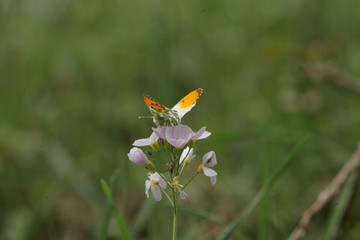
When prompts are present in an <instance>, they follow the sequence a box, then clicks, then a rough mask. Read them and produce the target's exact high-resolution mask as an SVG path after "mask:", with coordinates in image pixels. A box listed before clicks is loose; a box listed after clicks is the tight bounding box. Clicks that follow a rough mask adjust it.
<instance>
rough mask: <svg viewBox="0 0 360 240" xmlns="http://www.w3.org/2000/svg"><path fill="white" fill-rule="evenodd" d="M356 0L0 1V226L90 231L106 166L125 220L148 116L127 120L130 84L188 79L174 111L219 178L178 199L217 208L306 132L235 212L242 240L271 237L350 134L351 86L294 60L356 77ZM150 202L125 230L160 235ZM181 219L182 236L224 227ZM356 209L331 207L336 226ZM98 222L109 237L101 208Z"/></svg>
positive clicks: (133, 204)
mask: <svg viewBox="0 0 360 240" xmlns="http://www.w3.org/2000/svg"><path fill="white" fill-rule="evenodd" d="M359 7H360V2H359V1H355V0H345V1H340V0H334V1H325V0H320V1H310V0H305V1H292V0H291V1H288V0H287V1H285V0H277V1H271V2H269V1H264V0H261V1H250V0H244V1H235V0H225V1H215V0H208V1H200V0H199V1H187V0H185V1H181V2H169V1H163V0H157V1H138V0H135V1H121V0H111V1H96V0H88V1H76V2H74V1H69V0H62V1H59V0H50V1H49V0H47V1H45V0H32V1H30V0H18V1H14V0H1V1H0V97H1V101H0V109H1V111H0V176H1V179H2V181H0V193H1V196H0V205H1V206H2V207H1V209H2V210H1V212H0V238H1V239H9V240H23V239H24V240H25V239H40V240H41V239H92V238H94V237H95V236H97V235H98V230H99V226H100V225H101V221H102V215H103V212H102V211H103V206H104V205H105V203H106V198H105V196H104V195H103V193H102V191H101V187H100V185H99V180H100V179H101V178H104V179H107V178H108V177H109V176H110V175H111V174H112V172H113V169H115V168H117V167H119V168H120V169H121V171H122V172H123V173H124V174H122V175H121V176H120V180H119V186H118V189H119V191H118V196H116V198H117V201H118V202H120V203H124V204H125V205H124V206H121V207H122V209H123V210H124V211H125V215H126V218H127V220H128V222H129V225H130V223H132V221H135V220H136V216H137V214H138V213H139V212H141V209H139V208H141V206H145V204H143V202H144V201H151V200H148V199H146V197H145V195H144V189H143V188H144V183H143V181H144V180H145V178H146V175H145V173H146V172H145V171H142V170H141V169H139V168H138V167H136V166H134V165H132V164H131V163H130V161H128V160H127V156H126V153H127V152H128V151H129V149H130V147H131V144H132V142H133V141H134V140H135V139H138V138H142V137H146V136H148V135H150V133H151V128H150V127H152V126H153V124H152V122H151V121H148V120H146V119H142V120H139V119H138V116H142V115H147V114H148V111H147V109H146V107H145V106H144V104H143V103H142V101H141V95H142V94H143V93H147V94H150V95H151V96H152V97H154V98H155V99H157V100H159V101H161V102H162V103H163V104H165V105H166V106H169V107H171V106H172V105H173V104H175V103H176V102H177V101H178V100H179V99H180V98H181V97H182V96H184V95H185V94H186V93H187V92H189V91H191V90H193V89H195V88H198V87H202V88H204V93H203V95H202V96H201V98H200V99H199V101H198V103H197V106H196V107H195V108H194V109H193V110H192V111H191V112H190V113H188V114H187V115H186V116H185V117H184V119H183V122H184V123H186V124H188V125H190V126H191V127H192V128H193V129H196V130H197V129H199V128H200V127H202V126H204V125H206V126H207V129H208V130H209V131H211V132H212V133H213V135H212V136H211V138H209V139H207V140H204V142H202V143H201V144H200V145H199V146H198V149H199V152H198V156H201V154H202V153H205V152H207V151H208V150H215V151H216V152H217V155H218V160H219V165H218V166H217V169H216V170H217V171H218V172H219V182H218V184H217V185H215V187H211V186H210V185H209V183H208V180H207V179H201V178H199V179H197V184H196V185H194V186H190V188H189V189H188V191H189V192H188V193H189V195H190V200H189V201H188V202H184V203H183V204H184V205H189V206H191V207H198V208H200V209H202V210H204V211H208V212H211V213H213V214H216V215H219V216H221V217H223V218H225V219H227V220H229V221H230V220H232V219H233V218H234V217H235V216H238V215H239V213H240V212H241V211H242V209H243V208H244V207H245V206H246V205H247V204H248V202H249V201H250V199H251V197H252V196H253V195H254V193H256V192H257V191H258V190H259V189H260V187H261V186H262V185H263V183H264V181H265V179H267V175H268V174H269V173H271V172H274V171H275V169H277V167H278V166H279V164H280V161H281V159H283V158H284V156H285V155H286V153H287V152H288V150H289V149H290V147H291V146H292V145H293V144H294V143H296V142H297V141H298V139H299V138H300V137H301V136H303V135H304V134H311V135H312V136H313V137H312V138H311V139H309V140H308V142H306V143H305V144H304V147H303V149H302V152H301V153H300V158H299V159H300V160H299V161H297V162H296V163H295V164H294V165H293V166H292V167H291V168H289V169H288V170H287V172H286V174H285V175H284V176H283V178H282V179H281V181H279V182H278V183H277V184H278V185H277V187H276V189H273V190H272V191H271V192H270V196H269V200H268V201H266V205H264V207H263V208H261V209H259V210H258V211H255V212H254V215H252V216H251V217H250V218H248V219H247V221H246V222H245V223H244V224H245V225H243V230H244V234H245V235H246V236H247V237H248V238H250V239H254V238H257V239H285V238H286V237H287V236H288V235H289V233H290V232H291V230H292V229H293V227H294V226H295V224H296V223H297V221H298V218H299V217H300V215H301V212H302V211H303V210H304V209H305V208H306V207H307V206H308V205H309V204H310V203H311V202H312V200H313V199H314V197H315V196H316V194H317V192H318V191H319V190H320V189H322V187H323V186H324V185H325V184H326V183H327V182H328V181H329V180H330V179H331V178H332V176H333V175H334V174H335V173H336V172H337V169H338V168H340V166H341V165H342V164H343V163H344V162H345V161H346V160H347V158H348V157H349V156H350V155H351V153H352V151H353V150H354V149H355V146H356V145H357V143H358V141H359V133H360V124H359V123H360V102H359V97H358V96H354V95H351V94H348V93H347V92H346V91H344V90H341V89H339V88H336V87H334V86H328V85H326V84H321V83H313V82H311V81H308V79H307V77H306V76H304V75H303V74H302V73H301V72H300V71H298V63H301V62H303V61H306V62H333V63H335V64H336V65H337V66H339V67H340V68H341V69H343V70H344V71H345V72H347V73H349V74H352V75H354V76H360V70H359V67H358V62H359V59H360V43H359V41H358V39H359V37H360V32H359V31H358V29H359V27H360V15H359V14H358V9H359ZM195 165H196V164H194V166H193V167H194V168H195ZM189 175H190V173H189ZM356 189H357V192H358V191H359V188H356ZM354 196H356V197H357V198H359V194H355V195H354ZM355 202H356V201H355ZM328 212H330V209H327V210H325V212H324V213H321V214H320V216H319V217H318V219H319V221H318V222H317V223H315V225H314V226H313V228H311V229H310V232H309V233H308V236H310V238H309V239H311V236H314V237H315V236H317V235H318V233H319V232H321V230H322V226H323V224H322V223H323V222H324V221H325V219H326V218H327V217H328V215H329V213H328ZM151 213H152V214H151V217H149V219H148V221H147V223H145V224H144V225H143V226H142V228H141V229H138V230H139V232H138V235H137V236H138V238H137V239H168V238H169V236H170V232H171V230H170V229H168V227H166V226H167V224H168V221H169V219H171V216H170V214H171V213H170V209H169V208H168V205H167V204H166V203H165V202H161V203H159V204H156V205H155V207H154V208H153V209H152V212H151ZM180 217H181V218H180V219H182V221H181V222H180V226H179V227H180V229H186V231H180V233H181V234H182V235H181V236H180V237H183V239H214V238H216V237H217V236H218V235H219V234H220V233H221V232H222V230H223V229H222V227H221V226H219V225H216V224H214V223H210V222H207V221H201V222H199V220H198V218H196V217H194V216H192V215H189V214H187V213H181V216H180ZM359 217H360V215H359V211H357V212H356V211H354V212H353V213H352V214H351V215H345V217H344V218H345V219H343V222H344V225H343V227H344V229H347V230H348V231H342V232H341V238H342V239H354V236H358V235H359V234H360V233H359V231H358V230H357V231H356V230H351V229H359V228H356V220H357V221H358V219H359ZM153 219H156V220H157V221H153ZM261 221H262V222H261ZM340 227H341V226H340ZM263 231H265V232H266V233H264V232H263ZM108 234H109V239H118V231H117V228H116V225H115V224H114V219H112V220H111V221H110V228H109V232H108Z"/></svg>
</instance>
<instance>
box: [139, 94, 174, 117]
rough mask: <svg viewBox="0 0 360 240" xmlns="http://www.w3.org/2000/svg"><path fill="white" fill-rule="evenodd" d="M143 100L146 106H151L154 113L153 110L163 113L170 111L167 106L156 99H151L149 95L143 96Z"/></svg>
mask: <svg viewBox="0 0 360 240" xmlns="http://www.w3.org/2000/svg"><path fill="white" fill-rule="evenodd" d="M143 100H144V103H145V104H146V106H148V107H149V109H150V112H151V113H153V111H157V112H162V113H165V112H167V111H169V109H168V108H167V107H165V106H164V105H162V104H161V103H159V102H157V101H155V100H154V99H151V98H150V97H148V96H143Z"/></svg>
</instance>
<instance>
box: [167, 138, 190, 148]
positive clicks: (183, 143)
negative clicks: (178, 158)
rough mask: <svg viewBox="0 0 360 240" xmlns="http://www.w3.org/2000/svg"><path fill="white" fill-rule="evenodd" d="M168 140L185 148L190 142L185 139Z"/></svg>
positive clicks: (176, 145) (178, 146) (175, 145)
mask: <svg viewBox="0 0 360 240" xmlns="http://www.w3.org/2000/svg"><path fill="white" fill-rule="evenodd" d="M167 141H168V142H169V143H170V144H171V145H172V146H174V147H176V148H183V147H184V146H185V145H186V144H187V143H188V141H186V140H184V139H167Z"/></svg>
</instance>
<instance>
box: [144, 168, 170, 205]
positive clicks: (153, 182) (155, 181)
mask: <svg viewBox="0 0 360 240" xmlns="http://www.w3.org/2000/svg"><path fill="white" fill-rule="evenodd" d="M148 177H149V179H150V180H146V181H145V194H146V196H147V197H148V198H149V190H150V189H151V193H152V195H153V197H154V199H155V201H160V200H161V198H162V195H161V189H160V187H162V188H166V182H165V181H164V179H162V177H161V176H160V175H159V174H158V173H157V172H155V173H152V174H150V175H149V176H148Z"/></svg>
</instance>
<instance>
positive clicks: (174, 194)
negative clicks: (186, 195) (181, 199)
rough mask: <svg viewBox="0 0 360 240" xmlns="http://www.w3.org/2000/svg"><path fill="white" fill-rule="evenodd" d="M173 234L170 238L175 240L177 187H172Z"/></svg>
mask: <svg viewBox="0 0 360 240" xmlns="http://www.w3.org/2000/svg"><path fill="white" fill-rule="evenodd" d="M173 203H174V205H173V213H174V216H173V234H172V240H176V233H177V213H178V203H177V189H175V188H173Z"/></svg>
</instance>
